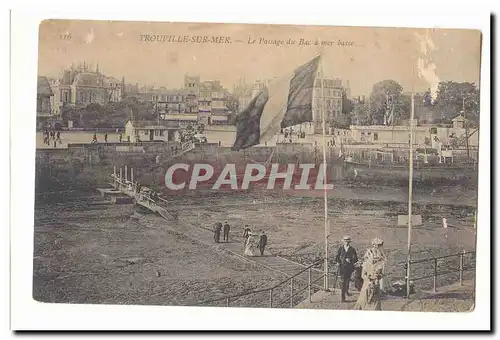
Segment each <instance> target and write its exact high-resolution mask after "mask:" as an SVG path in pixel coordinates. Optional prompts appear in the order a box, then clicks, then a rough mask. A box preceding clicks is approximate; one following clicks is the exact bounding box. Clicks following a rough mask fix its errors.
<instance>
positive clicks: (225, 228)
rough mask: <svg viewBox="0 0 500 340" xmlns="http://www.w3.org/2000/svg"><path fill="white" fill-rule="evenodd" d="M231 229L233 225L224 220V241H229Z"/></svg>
mask: <svg viewBox="0 0 500 340" xmlns="http://www.w3.org/2000/svg"><path fill="white" fill-rule="evenodd" d="M229 230H231V227H230V226H229V223H227V221H226V222H224V229H223V232H224V238H223V240H224V242H229Z"/></svg>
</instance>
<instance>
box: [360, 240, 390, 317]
mask: <svg viewBox="0 0 500 340" xmlns="http://www.w3.org/2000/svg"><path fill="white" fill-rule="evenodd" d="M383 244H384V242H383V241H382V240H381V239H379V238H376V239H373V240H372V245H373V247H372V248H370V249H368V250H367V251H366V254H365V256H364V259H363V269H362V273H361V276H362V278H363V286H362V287H361V291H360V293H359V298H358V301H357V302H356V305H355V306H354V309H359V310H382V290H381V288H382V284H383V283H382V282H381V281H382V278H383V276H384V268H385V263H386V261H387V259H386V257H385V254H384V252H383V249H382V245H383Z"/></svg>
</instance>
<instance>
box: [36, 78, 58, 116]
mask: <svg viewBox="0 0 500 340" xmlns="http://www.w3.org/2000/svg"><path fill="white" fill-rule="evenodd" d="M53 97H54V93H53V91H52V89H51V87H50V83H49V80H48V79H47V77H43V76H38V79H37V91H36V115H37V117H50V116H53V112H52V104H51V102H52V98H53Z"/></svg>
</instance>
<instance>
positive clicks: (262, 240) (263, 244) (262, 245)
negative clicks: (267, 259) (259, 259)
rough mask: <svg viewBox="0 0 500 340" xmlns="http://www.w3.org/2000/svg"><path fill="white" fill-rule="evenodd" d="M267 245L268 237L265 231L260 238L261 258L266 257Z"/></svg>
mask: <svg viewBox="0 0 500 340" xmlns="http://www.w3.org/2000/svg"><path fill="white" fill-rule="evenodd" d="M266 245H267V235H266V233H265V232H264V231H261V232H260V237H259V250H260V256H264V250H265V249H266Z"/></svg>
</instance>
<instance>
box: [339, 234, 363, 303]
mask: <svg viewBox="0 0 500 340" xmlns="http://www.w3.org/2000/svg"><path fill="white" fill-rule="evenodd" d="M342 243H343V244H342V245H341V246H340V248H339V250H338V251H337V256H336V257H335V262H337V263H338V265H339V274H340V278H341V280H342V294H341V298H342V302H345V296H346V295H347V296H350V295H351V294H349V281H350V279H351V275H352V272H353V271H354V264H355V263H356V262H358V254H357V253H356V249H354V248H353V247H352V246H351V238H350V237H349V236H344V237H343V238H342Z"/></svg>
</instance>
